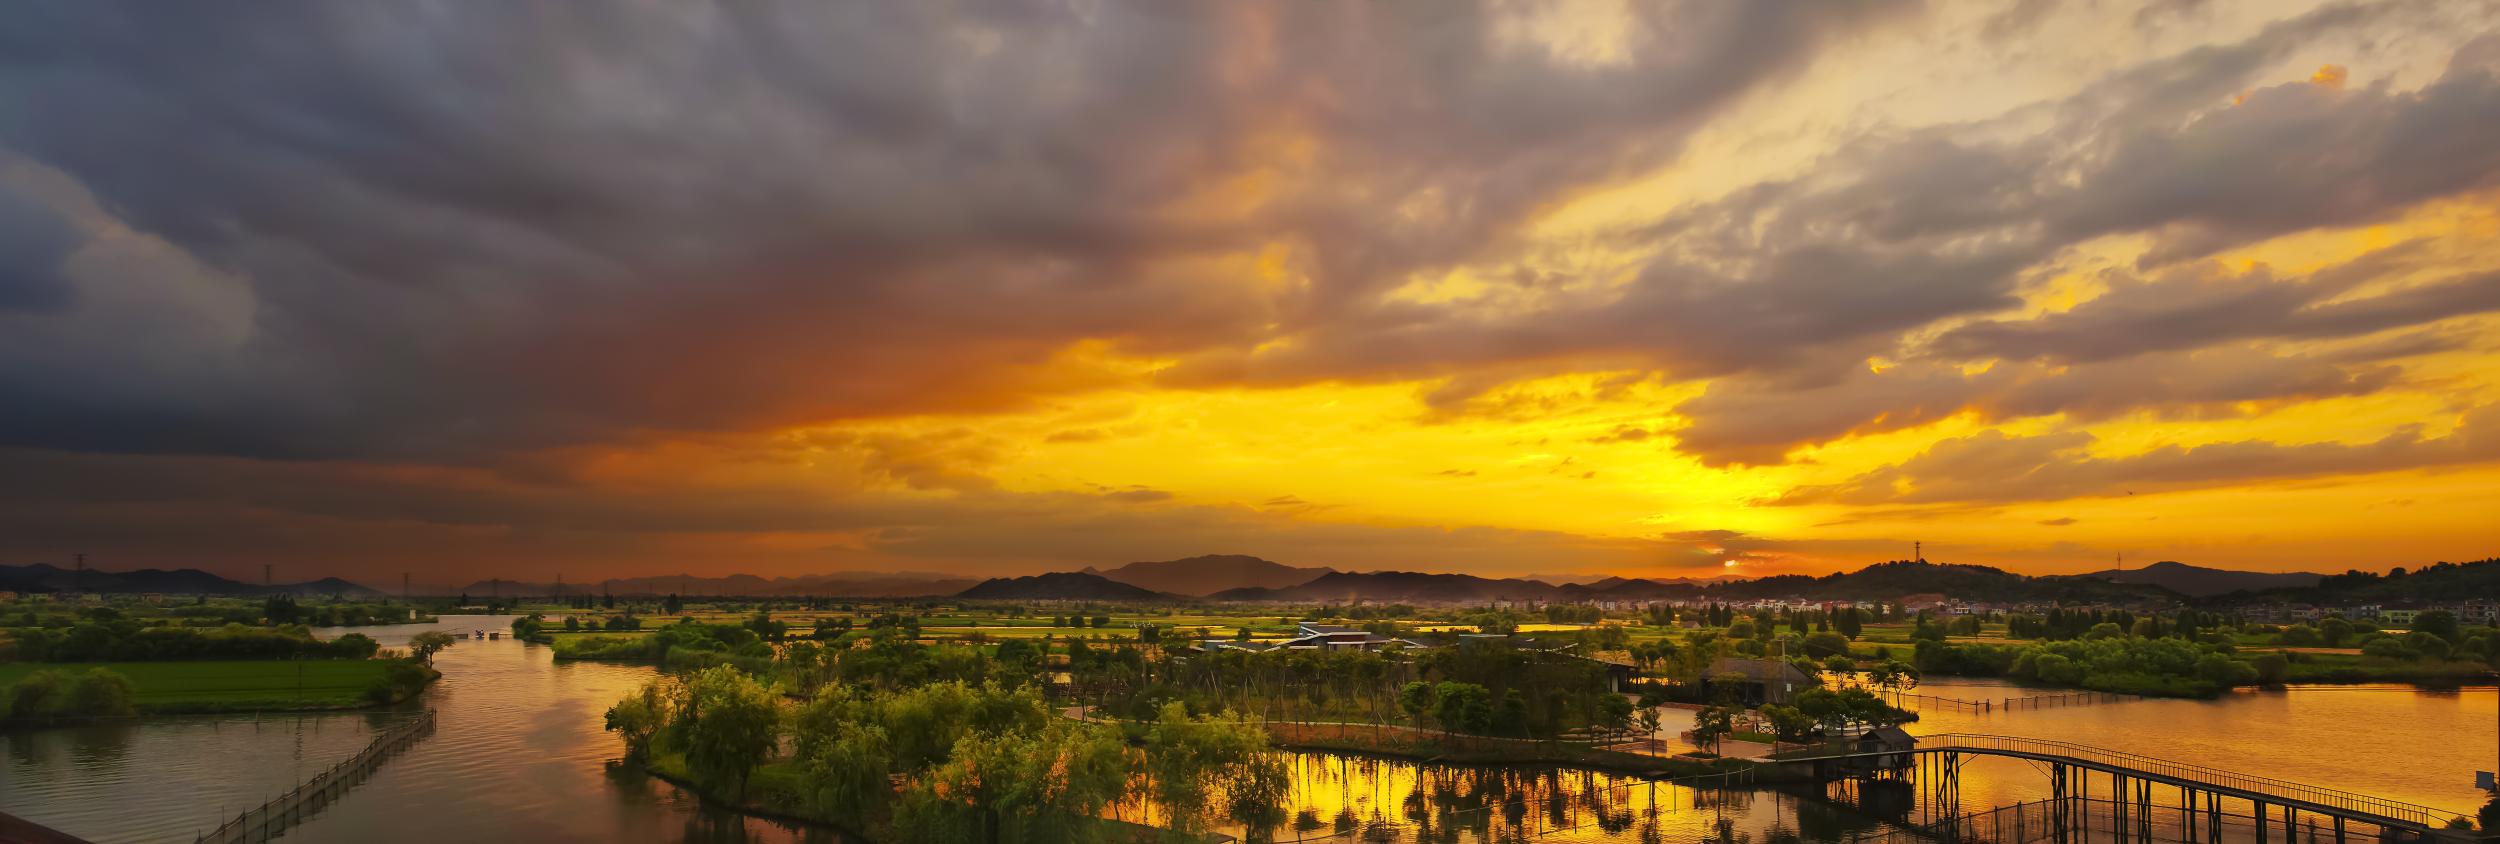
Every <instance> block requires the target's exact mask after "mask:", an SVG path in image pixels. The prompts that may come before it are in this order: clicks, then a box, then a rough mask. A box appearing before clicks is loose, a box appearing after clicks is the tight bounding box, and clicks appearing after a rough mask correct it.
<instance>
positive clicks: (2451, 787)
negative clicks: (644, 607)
mask: <svg viewBox="0 0 2500 844" xmlns="http://www.w3.org/2000/svg"><path fill="white" fill-rule="evenodd" d="M510 622H511V617H509V616H495V617H477V616H468V617H457V616H455V617H446V618H445V619H444V620H443V621H442V622H441V623H440V624H439V625H400V626H390V627H375V628H359V629H357V630H356V631H355V632H362V633H365V634H366V635H369V636H372V637H374V638H375V639H377V640H379V641H381V642H383V643H384V644H385V646H397V645H399V644H401V643H404V642H406V641H407V639H408V637H409V636H411V635H414V634H415V633H417V632H420V631H423V630H427V629H436V628H438V627H439V628H440V629H448V630H458V631H466V630H495V631H503V630H508V629H509V625H510ZM344 632H349V631H347V630H325V631H322V635H324V636H330V635H336V634H339V633H344ZM435 661H436V664H437V666H438V667H439V668H440V669H441V670H442V671H443V675H444V676H443V679H442V681H441V682H439V683H437V684H435V686H434V687H433V688H432V689H431V690H429V691H428V692H427V693H426V695H425V696H424V698H423V700H422V701H420V702H418V703H416V704H415V705H413V706H409V707H402V708H401V709H399V710H379V711H368V712H353V713H321V714H302V715H283V716H263V717H258V718H254V717H251V716H217V717H197V718H170V719H150V720H147V721H144V722H140V723H136V724H122V725H112V726H96V727H78V728H56V729H46V730H35V731H15V732H6V733H0V759H4V760H5V764H4V766H0V811H5V812H8V813H10V814H15V815H18V816H20V817H24V818H27V819H29V820H32V821H35V822H37V823H42V824H45V825H48V826H53V827H55V828H58V829H61V830H63V831H66V832H70V833H72V834H76V835H80V836H83V837H86V838H89V839H91V840H94V841H97V842H99V843H100V844H123V842H167V841H176V842H179V841H187V840H189V839H190V837H191V836H193V835H194V834H195V833H196V832H197V831H199V830H203V829H206V828H210V827H214V826H216V825H217V823H218V822H219V821H220V820H222V819H224V818H228V817H232V816H233V815H234V814H235V813H236V812H239V811H241V810H242V809H243V808H245V807H247V806H250V805H255V804H258V803H259V802H261V801H262V800H263V799H265V798H266V797H267V796H269V795H273V794H276V793H279V792H283V791H285V790H286V789H287V788H290V787H292V786H293V785H294V784H295V783H296V782H299V781H301V780H302V779H304V778H306V777H309V776H310V775H311V774H312V773H314V772H317V771H319V770H322V769H324V768H327V767H329V766H330V765H331V764H333V763H335V762H337V761H338V760H341V759H344V758H346V757H347V756H349V755H350V754H353V753H354V752H355V751H356V749H358V748H360V747H362V746H363V745H364V744H365V743H366V741H368V740H369V739H370V736H371V735H372V733H373V732H374V731H375V730H377V729H379V728H381V727H383V726H387V725H388V724H390V723H392V722H393V721H394V720H395V719H399V718H405V717H407V716H408V715H409V714H410V713H411V712H414V711H415V707H416V706H427V707H432V708H434V709H435V710H436V712H437V713H438V717H439V726H438V728H437V730H436V731H435V733H434V734H433V735H432V736H430V737H428V738H426V739H424V740H422V741H420V742H418V743H417V744H416V745H415V746H414V747H412V748H410V749H409V750H408V751H407V752H405V753H403V754H401V755H399V756H396V757H393V758H392V759H390V760H389V761H387V762H385V763H384V764H383V766H382V767H381V770H380V771H378V772H377V773H376V774H375V776H374V777H373V779H371V780H370V781H368V782H366V783H365V784H363V785H360V786H358V787H357V788H356V789H355V790H354V791H352V792H351V793H349V795H348V796H347V797H346V798H345V799H343V800H341V801H340V802H338V803H337V804H335V805H333V806H331V807H329V808H327V809H325V810H323V811H322V812H321V813H320V814H318V815H317V816H315V817H313V818H312V819H311V820H310V821H308V822H307V823H305V824H304V825H302V826H299V827H297V828H295V829H293V830H290V831H289V832H288V833H287V835H288V837H290V838H293V839H296V840H302V841H312V842H321V841H348V842H360V844H361V843H363V842H372V843H373V844H392V843H393V842H429V843H430V842H439V841H445V840H455V841H507V840H530V841H533V842H569V841H582V842H594V841H596V842H653V844H659V843H661V842H722V843H723V844H726V842H834V841H840V840H841V838H840V836H838V835H837V834H834V833H832V832H828V831H825V830H819V829H813V828H795V827H790V826H785V825H782V824H778V823H774V822H771V821H766V820H759V819H752V818H747V817H744V816H741V815H738V814H736V813H732V812H723V811H719V810H716V809H709V808H706V807H704V806H703V805H702V804H701V803H700V802H699V801H697V800H696V799H694V798H693V797H692V796H691V795H689V794H687V793H685V792H683V791H680V790H678V789H676V788H675V787H672V786H670V785H668V784H666V783H662V782H657V781H654V780H651V779H649V778H647V777H642V776H639V775H635V774H632V773H630V772H625V771H621V770H619V769H616V768H615V767H614V766H613V765H611V764H610V763H611V762H612V760H614V759H615V758H616V756H617V755H618V745H617V742H616V740H615V738H614V737H613V736H611V735H609V734H607V733H605V732H603V731H602V730H601V729H600V713H601V712H602V711H603V710H605V709H606V708H607V706H608V705H609V704H611V703H613V702H614V701H616V700H617V699H618V698H620V697H622V696H624V695H625V694H626V693H627V692H629V691H631V690H633V689H634V688H636V687H638V686H640V685H641V684H642V683H643V682H644V681H646V680H648V679H650V678H651V677H652V676H654V672H653V670H652V669H651V668H648V667H645V666H632V665H610V664H599V663H558V662H555V661H554V660H553V659H552V658H551V656H550V654H549V651H548V649H546V648H544V647H537V646H530V645H523V644H521V643H518V642H514V641H511V640H509V639H506V640H502V641H462V642H460V643H459V644H457V645H455V646H453V647H451V648H450V649H448V650H446V651H444V652H443V653H442V654H440V655H438V656H437V657H436V658H435ZM1922 691H1925V692H1927V693H1932V694H1945V695H1952V696H1957V697H1965V698H1978V697H1988V696H1993V697H2004V696H2009V695H2014V694H2020V693H2021V692H2019V691H2008V690H2006V689H2003V688H1997V687H1986V686H1984V685H1983V686H1970V685H1963V686H1960V687H1957V688H1948V687H1946V686H1944V685H1941V684H1936V683H1931V684H1930V685H1929V687H1927V688H1925V689H1922ZM2493 704H2494V700H2493V697H2492V693H2491V691H2490V690H2488V689H2482V690H2468V691H2465V692H2456V693H2434V692H2420V691H2415V690H2412V689H2364V690H2349V689H2321V690H2294V691H2289V692H2269V693H2247V694H2236V695H2230V696H2227V697H2225V698H2223V699H2222V700H2219V701H2209V702H2208V701H2154V702H2140V703H2123V704H2107V705H2098V706H2081V707H2072V708H2066V709H2057V710H2041V711H2028V712H2016V713H1997V714H1994V715H1955V714H1951V713H1943V712H1930V713H1926V715H1925V718H1924V720H1923V721H1922V722H1920V723H1919V724H1917V725H1914V728H1913V731H1914V732H1920V733H1942V732H1987V733H1996V734H2002V735H2022V736H2036V737H2052V738H2060V739H2064V740H2069V741H2076V742H2081V743H2086V744H2094V745H2099V746H2105V747H2111V748H2114V749H2122V750H2128V751H2132V752H2137V753H2143V754H2146V755H2152V756H2160V757H2165V758H2175V759H2183V760H2188V761H2198V762H2203V763H2205V764H2210V765H2217V766H2222V767H2230V768H2239V769H2248V770H2259V771H2263V772H2265V773H2268V774H2269V775H2272V776H2276V777H2279V778H2283V779H2291V780H2297V781H2305V782H2312V783H2316V784H2320V785H2328V786H2335V787H2340V788H2346V789H2351V790H2355V791H2361V792H2365V793H2372V794H2377V795H2379V796H2384V797H2391V798H2396V799H2401V800H2410V801H2413V802H2420V803H2425V804H2428V805H2433V806H2438V807H2441V808H2446V809H2453V810H2455V811H2456V812H2458V813H2460V814H2471V812H2472V810H2473V808H2474V807H2476V806H2478V805H2480V803H2481V797H2482V796H2481V794H2480V792H2476V791H2474V790H2473V789H2472V788H2471V778H2472V772H2473V771H2474V770H2475V766H2477V765H2488V764H2489V760H2490V758H2491V756H2492V751H2493V743H2494V741H2495V738H2500V737H2496V736H2495V733H2494V729H2493V718H2492V714H2493V713H2492V707H2493ZM1289 761H1290V762H1291V764H1292V766H1293V770H1294V771H1295V773H1296V776H1295V782H1294V788H1293V791H1292V792H1291V794H1290V795H1289V797H1288V798H1287V800H1288V804H1289V811H1288V814H1287V816H1288V817H1289V818H1291V819H1292V820H1289V821H1288V823H1287V826H1286V828H1285V829H1282V830H1279V831H1278V834H1277V837H1278V839H1279V840H1286V841H1290V840H1295V839H1297V838H1311V839H1319V838H1325V837H1329V836H1332V835H1334V834H1336V833H1337V832H1338V831H1339V830H1340V829H1343V828H1346V827H1347V825H1351V826H1352V827H1353V828H1356V829H1360V828H1363V827H1366V826H1370V825H1372V824H1374V823H1386V824H1390V825H1393V826H1394V827H1395V828H1396V829H1397V830H1398V833H1397V840H1400V841H1413V840H1418V838H1419V837H1422V836H1419V835H1417V833H1418V832H1422V831H1432V832H1435V833H1450V834H1436V835H1434V836H1431V837H1432V839H1433V840H1449V841H1478V840H1484V839H1486V838H1489V837H1493V836H1490V835H1487V834H1486V830H1518V831H1526V832H1528V833H1530V834H1531V835H1533V836H1541V840H1546V841H1557V842H1581V841H1586V842H1609V844H1612V842H1624V843H1625V844H1630V842H1643V841H1696V840H1701V839H1703V838H1707V837H1713V836H1714V835H1716V834H1718V833H1721V832H1724V833H1725V834H1727V835H1728V836H1731V837H1732V839H1733V840H1752V841H1764V842H1774V841H1780V842H1784V841H1789V840H1792V839H1793V840H1799V841H1833V840H1838V839H1841V838H1845V837H1848V836H1849V835H1850V834H1852V833H1858V832H1866V831H1872V830H1877V829H1880V828H1882V827H1883V824H1882V823H1881V822H1879V821H1876V820H1873V819H1871V818H1868V817H1864V816H1860V815H1857V814H1855V813H1853V812H1850V811H1848V810H1845V809H1842V808H1839V807H1837V806H1834V805H1830V804H1827V803H1824V802H1821V801H1819V800H1813V799H1807V798H1802V797H1798V796H1795V795H1792V794H1787V793H1782V792H1776V791H1770V790H1759V791H1720V790H1715V789H1696V788H1686V787H1682V786H1675V785H1653V784H1650V783H1646V782H1642V781H1639V780H1634V779H1628V778H1619V777H1613V776H1608V775H1603V774H1596V773H1591V772H1582V771H1571V770H1556V769H1535V768H1482V767H1459V766H1421V765H1415V764H1410V763H1403V762H1388V761H1381V760H1371V759H1362V758H1354V757H1346V756H1337V755H1327V754H1293V755H1292V757H1291V759H1290V760H1289ZM1964 776H1965V780H1964V781H1965V784H1964V787H1963V793H1964V798H1963V800H1964V805H1965V806H1968V807H1978V806H1985V805H1992V804H1993V803H1994V802H2001V801H2005V800H2013V799H2036V798H2037V797H2039V796H2041V794H2042V791H2043V790H2044V788H2045V780H2043V779H2042V778H2041V777H2040V776H2038V774H2037V773H2036V772H2034V771H2032V770H2030V769H2029V768H2028V767H2025V766H2022V765H2020V764H2018V763H2004V762H2001V760H1992V761H1988V762H1975V763H1973V765H1972V767H1971V768H1970V769H1969V771H1968V772H1967V773H1966V774H1965V775H1964ZM1652 806H1655V807H1657V810H1658V811H1656V812H1655V813H1653V812H1651V811H1650V808H1651V807H1652ZM1129 811H1132V812H1133V811H1134V809H1131V810H1129ZM1131 817H1134V815H1131ZM1723 824H1724V826H1723ZM1219 830H1221V831H1228V832H1239V830H1238V829H1237V828H1229V829H1228V828H1224V827H1219ZM1338 840H1345V839H1344V838H1339V839H1338Z"/></svg>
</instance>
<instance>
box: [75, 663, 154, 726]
mask: <svg viewBox="0 0 2500 844" xmlns="http://www.w3.org/2000/svg"><path fill="white" fill-rule="evenodd" d="M136 691H137V689H136V688H135V687H133V686H132V685H131V684H130V678H128V677H124V676H122V675H121V674H120V673H119V672H116V671H113V670H112V669H109V668H94V669H89V670H88V671H87V673H85V674H82V675H79V677H78V679H77V680H75V681H73V682H71V683H70V686H69V694H68V698H69V700H68V705H67V706H66V707H64V709H65V710H66V711H67V712H70V713H73V714H77V715H130V714H133V713H135V712H137V709H136V707H133V706H132V705H131V699H132V697H133V696H134V693H135V692H136Z"/></svg>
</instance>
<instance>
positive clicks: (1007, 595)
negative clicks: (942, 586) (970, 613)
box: [955, 571, 1177, 601]
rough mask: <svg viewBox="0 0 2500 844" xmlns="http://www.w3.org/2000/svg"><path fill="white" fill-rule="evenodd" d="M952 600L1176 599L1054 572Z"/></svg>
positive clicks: (989, 584) (989, 583) (1003, 580)
mask: <svg viewBox="0 0 2500 844" xmlns="http://www.w3.org/2000/svg"><path fill="white" fill-rule="evenodd" d="M955 597H957V598H961V599H964V600H967V601H1163V600H1171V599H1173V598H1175V597H1177V596H1174V595H1167V594H1164V593H1161V592H1157V591H1154V590H1152V589H1147V588H1145V587H1142V586H1132V585H1130V584H1126V583H1121V582H1119V581H1117V580H1112V579H1111V578H1108V577H1104V576H1102V575H1099V574H1095V573H1093V572H1084V571H1055V572H1051V573H1049V574H1036V575H1029V576H1026V577H993V578H990V579H988V580H984V581H981V582H980V583H979V584H977V585H974V586H973V587H972V588H970V589H966V590H964V591H963V592H962V593H960V594H957V595H956V596H955Z"/></svg>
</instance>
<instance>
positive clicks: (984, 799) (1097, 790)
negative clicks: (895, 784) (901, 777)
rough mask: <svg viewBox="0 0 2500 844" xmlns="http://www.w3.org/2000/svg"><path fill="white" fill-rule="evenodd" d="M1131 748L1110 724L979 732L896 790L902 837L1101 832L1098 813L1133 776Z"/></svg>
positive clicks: (1044, 840) (950, 842)
mask: <svg viewBox="0 0 2500 844" xmlns="http://www.w3.org/2000/svg"><path fill="white" fill-rule="evenodd" d="M1129 767H1130V766H1129V751H1128V748H1127V747H1126V746H1124V745H1123V744H1122V743H1121V742H1120V739H1119V736H1118V734H1117V733H1115V732H1113V731H1112V730H1111V729H1110V728H1109V727H1105V726H1101V725H1092V724H1077V723H1074V722H1067V721H1054V722H1053V723H1051V724H1050V726H1049V727H1048V728H1046V729H1044V730H1040V731H1036V732H1012V733H1000V734H994V735H973V736H968V737H966V738H965V739H964V740H963V741H962V742H961V743H960V744H958V745H956V748H955V752H954V754H953V756H952V758H950V759H949V760H947V762H946V763H945V764H943V765H941V766H938V767H937V768H936V769H934V770H931V771H929V772H928V773H927V774H926V775H924V776H919V777H915V778H913V779H912V780H911V781H910V784H909V785H908V786H907V787H906V788H905V790H904V792H903V793H902V795H901V796H900V797H899V798H897V800H896V804H895V810H894V820H893V824H892V827H893V839H894V840H895V841H896V842H898V844H924V842H925V844H957V842H1017V844H1060V842H1085V841H1092V840H1095V839H1096V838H1097V837H1098V832H1099V827H1097V826H1096V822H1095V820H1094V819H1095V818H1096V817H1097V816H1099V815H1100V814H1101V812H1102V811H1103V807H1105V806H1108V805H1110V803H1111V801H1113V800H1115V799H1118V798H1119V796H1120V795H1121V794H1122V793H1123V792H1124V790H1125V789H1126V787H1127V784H1128V771H1129Z"/></svg>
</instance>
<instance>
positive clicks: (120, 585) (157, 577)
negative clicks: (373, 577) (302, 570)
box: [0, 563, 382, 598]
mask: <svg viewBox="0 0 2500 844" xmlns="http://www.w3.org/2000/svg"><path fill="white" fill-rule="evenodd" d="M0 591H5V592H109V593H129V592H163V593H166V594H180V595H264V594H268V593H271V592H284V593H287V594H290V595H336V596H340V597H351V598H373V597H380V596H381V595H382V593H381V592H379V591H376V590H374V589H372V588H370V587H366V586H362V585H358V584H355V583H349V582H347V581H344V580H340V579H338V578H335V577H325V578H322V579H320V580H312V581H306V582H303V583H280V584H276V585H274V586H262V585H260V584H257V583H244V582H242V581H237V580H229V579H226V578H223V577H219V576H217V575H214V574H210V573H208V572H204V571H201V570H199V569H173V570H170V571H169V570H166V569H138V570H135V571H103V570H100V569H87V570H85V571H78V570H75V569H65V568H61V567H59V566H53V565H47V564H43V563H37V564H34V565H31V566H0Z"/></svg>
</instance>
